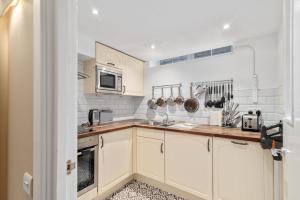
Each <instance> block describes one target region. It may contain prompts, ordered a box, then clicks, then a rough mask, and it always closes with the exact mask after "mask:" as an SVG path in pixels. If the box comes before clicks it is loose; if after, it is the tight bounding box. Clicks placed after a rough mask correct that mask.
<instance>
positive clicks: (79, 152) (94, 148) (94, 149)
mask: <svg viewBox="0 0 300 200" xmlns="http://www.w3.org/2000/svg"><path fill="white" fill-rule="evenodd" d="M91 151H96V146H94V147H92V148H89V149H85V150H79V151H78V152H77V156H80V155H82V153H83V152H91Z"/></svg>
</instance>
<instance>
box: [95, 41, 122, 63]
mask: <svg viewBox="0 0 300 200" xmlns="http://www.w3.org/2000/svg"><path fill="white" fill-rule="evenodd" d="M122 55H123V53H121V52H119V51H117V50H115V49H113V48H111V47H108V46H106V45H103V44H101V43H96V62H97V63H101V64H110V65H113V66H115V67H118V68H120V67H121V65H122V63H123V60H122V59H123V57H122Z"/></svg>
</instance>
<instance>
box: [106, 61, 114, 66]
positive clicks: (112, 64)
mask: <svg viewBox="0 0 300 200" xmlns="http://www.w3.org/2000/svg"><path fill="white" fill-rule="evenodd" d="M106 64H108V65H111V66H115V64H114V63H111V62H108V63H106Z"/></svg>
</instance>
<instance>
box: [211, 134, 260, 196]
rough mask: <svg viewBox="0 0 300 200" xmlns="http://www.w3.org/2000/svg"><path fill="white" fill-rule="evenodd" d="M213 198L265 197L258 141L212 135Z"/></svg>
mask: <svg viewBox="0 0 300 200" xmlns="http://www.w3.org/2000/svg"><path fill="white" fill-rule="evenodd" d="M213 149H214V151H213V154H214V160H213V162H214V167H213V169H214V171H213V173H214V200H264V191H265V190H264V161H263V159H264V156H263V150H262V148H261V147H260V145H259V143H254V142H245V141H237V140H229V139H221V138H214V141H213Z"/></svg>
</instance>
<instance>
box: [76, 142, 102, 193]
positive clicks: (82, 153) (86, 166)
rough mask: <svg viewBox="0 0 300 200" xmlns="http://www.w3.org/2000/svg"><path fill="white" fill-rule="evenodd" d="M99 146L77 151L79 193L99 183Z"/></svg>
mask: <svg viewBox="0 0 300 200" xmlns="http://www.w3.org/2000/svg"><path fill="white" fill-rule="evenodd" d="M97 152H98V146H93V147H88V148H84V149H80V150H78V152H77V192H78V193H77V195H78V196H81V195H82V194H84V193H86V192H88V191H90V190H92V189H94V188H95V187H97V185H98V173H97V172H98V153H97Z"/></svg>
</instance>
